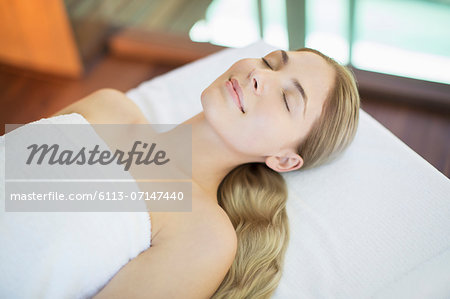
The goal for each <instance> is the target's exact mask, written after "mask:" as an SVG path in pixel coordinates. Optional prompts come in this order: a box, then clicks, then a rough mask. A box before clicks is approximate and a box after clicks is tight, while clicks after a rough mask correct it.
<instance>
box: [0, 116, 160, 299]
mask: <svg viewBox="0 0 450 299" xmlns="http://www.w3.org/2000/svg"><path fill="white" fill-rule="evenodd" d="M38 122H40V123H61V124H63V123H64V124H71V123H87V121H86V120H85V119H84V118H83V117H82V116H81V115H79V114H76V113H73V114H70V115H62V116H58V117H52V118H49V119H42V120H40V121H38ZM4 151H5V142H4V136H2V137H0V162H1V163H0V165H1V168H2V170H3V169H5V160H4V159H5V153H4ZM4 180H5V173H4V171H1V174H0V198H1V201H2V206H1V209H0V244H1V245H0V298H90V297H92V296H94V295H95V294H96V293H97V292H99V291H100V290H101V289H102V288H103V287H104V286H105V285H106V284H107V283H108V282H109V280H110V279H111V278H112V277H113V276H114V275H115V274H116V273H117V272H118V271H119V270H120V269H121V268H122V267H123V266H124V265H125V264H127V263H128V262H129V261H130V260H131V259H133V258H135V257H136V256H138V255H139V254H140V253H141V252H142V251H144V250H146V249H148V248H149V246H150V243H151V242H150V240H151V222H150V216H149V213H148V212H5V197H4V194H5V190H2V189H4V187H5V183H4Z"/></svg>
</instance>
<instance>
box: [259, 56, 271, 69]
mask: <svg viewBox="0 0 450 299" xmlns="http://www.w3.org/2000/svg"><path fill="white" fill-rule="evenodd" d="M261 59H262V61H263V62H264V64H265V65H267V66H268V67H269V68H270V69H271V70H273V68H272V67H271V66H270V64H269V63H268V62H267V60H266V59H265V58H264V57H262V58H261Z"/></svg>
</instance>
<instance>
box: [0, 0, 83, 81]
mask: <svg viewBox="0 0 450 299" xmlns="http://www.w3.org/2000/svg"><path fill="white" fill-rule="evenodd" d="M0 61H1V62H3V63H7V64H12V65H15V66H19V67H22V68H27V69H32V70H37V71H43V72H47V73H53V74H59V75H64V76H70V77H80V76H81V75H82V73H83V66H82V62H81V58H80V55H79V52H78V48H77V45H76V42H75V39H74V37H73V32H72V28H71V25H70V22H69V20H68V17H67V14H66V10H65V6H64V3H63V1H62V0H30V1H15V0H0Z"/></svg>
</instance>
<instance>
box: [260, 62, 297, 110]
mask: <svg viewBox="0 0 450 299" xmlns="http://www.w3.org/2000/svg"><path fill="white" fill-rule="evenodd" d="M261 60H262V61H263V63H264V64H265V65H266V66H267V67H269V68H270V69H271V70H273V68H272V67H271V66H270V64H269V63H268V62H267V60H266V59H265V58H264V57H262V58H261ZM282 96H283V100H284V104H285V105H286V108H287V110H288V111H289V112H291V110H290V109H289V105H288V103H287V100H286V94H285V93H284V91H283V92H282Z"/></svg>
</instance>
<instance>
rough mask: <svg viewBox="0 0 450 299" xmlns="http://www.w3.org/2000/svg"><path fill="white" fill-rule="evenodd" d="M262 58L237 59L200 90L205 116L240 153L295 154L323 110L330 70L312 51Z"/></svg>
mask: <svg viewBox="0 0 450 299" xmlns="http://www.w3.org/2000/svg"><path fill="white" fill-rule="evenodd" d="M263 58H264V60H265V61H266V62H267V64H266V62H264V60H263V59H261V58H246V59H242V60H239V61H237V62H236V63H234V64H233V65H232V66H231V67H230V68H229V69H228V70H227V71H226V72H225V73H223V74H222V75H221V76H220V77H218V78H217V79H216V80H215V81H214V82H213V83H212V84H211V85H210V86H208V87H207V88H206V89H205V90H204V91H203V92H202V94H201V102H202V106H203V111H204V114H205V118H206V119H207V121H208V122H209V123H210V124H211V126H212V127H213V128H214V130H215V131H216V132H217V133H218V134H219V135H220V136H221V138H222V139H223V140H224V141H225V142H226V143H227V144H228V145H229V146H230V147H232V148H233V149H234V150H235V151H237V152H239V153H242V154H245V155H249V156H255V157H267V156H274V155H280V153H281V154H282V153H287V152H291V153H292V152H293V153H296V149H297V146H298V145H299V144H300V142H301V141H302V140H303V139H304V138H305V137H306V135H307V134H308V132H309V130H310V128H311V126H312V124H313V122H314V121H315V120H316V119H317V118H318V117H319V116H320V114H321V112H322V106H323V103H324V101H325V98H326V96H327V94H328V91H329V90H330V88H331V86H332V84H333V78H334V70H333V69H332V67H331V66H330V65H328V63H327V62H326V61H325V60H324V59H323V58H322V57H320V56H319V55H317V54H315V53H311V52H305V51H299V52H296V51H288V52H284V51H282V50H277V51H274V52H271V53H269V54H267V55H266V56H264V57H263ZM236 85H239V87H237V86H236ZM239 89H240V90H239ZM234 90H237V94H239V101H240V102H241V106H242V109H241V108H240V107H239V106H240V105H239V102H238V101H237V97H236V94H235V92H234Z"/></svg>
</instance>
